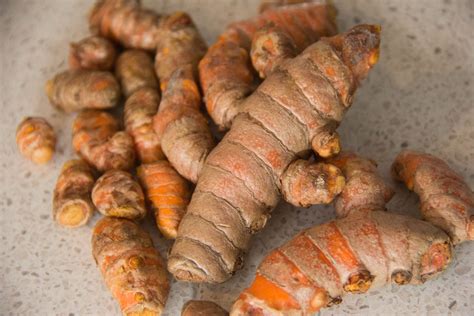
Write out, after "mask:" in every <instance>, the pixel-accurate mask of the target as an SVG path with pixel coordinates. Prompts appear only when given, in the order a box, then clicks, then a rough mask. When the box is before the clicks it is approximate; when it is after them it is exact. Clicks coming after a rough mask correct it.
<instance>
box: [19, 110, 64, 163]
mask: <svg viewBox="0 0 474 316" xmlns="http://www.w3.org/2000/svg"><path fill="white" fill-rule="evenodd" d="M16 144H17V146H18V149H19V150H20V153H21V154H22V155H23V156H25V157H26V158H28V159H30V160H31V161H33V162H34V163H36V164H45V163H47V162H49V161H50V160H51V158H52V157H53V154H54V149H55V147H56V135H55V133H54V130H53V127H52V126H51V125H50V124H49V123H48V122H47V121H46V120H45V119H43V118H41V117H27V118H25V119H24V120H23V121H22V122H21V123H20V125H18V128H17V130H16Z"/></svg>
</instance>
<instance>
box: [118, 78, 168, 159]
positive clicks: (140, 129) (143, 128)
mask: <svg viewBox="0 0 474 316" xmlns="http://www.w3.org/2000/svg"><path fill="white" fill-rule="evenodd" d="M159 104H160V94H159V93H158V91H157V90H156V89H154V88H149V87H143V88H140V89H139V90H137V91H136V92H134V93H133V94H132V95H131V96H130V97H129V98H128V99H127V101H126V102H125V110H124V122H125V130H126V131H127V132H128V133H129V134H130V135H131V136H132V137H133V141H134V143H135V151H136V153H137V156H138V159H139V160H140V161H141V162H142V163H153V162H156V161H158V160H162V159H164V158H165V155H164V153H163V151H162V149H161V143H160V139H159V137H158V135H156V133H155V131H154V129H153V116H154V115H155V114H156V112H157V110H158V106H159Z"/></svg>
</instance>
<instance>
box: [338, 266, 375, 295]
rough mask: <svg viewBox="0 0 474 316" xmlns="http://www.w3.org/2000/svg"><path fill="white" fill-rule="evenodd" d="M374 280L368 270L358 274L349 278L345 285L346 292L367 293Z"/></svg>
mask: <svg viewBox="0 0 474 316" xmlns="http://www.w3.org/2000/svg"><path fill="white" fill-rule="evenodd" d="M373 279H374V277H373V276H372V275H370V272H369V271H367V270H364V271H360V272H357V273H356V274H353V275H351V276H350V277H349V280H347V282H346V284H344V290H345V291H346V292H351V293H365V292H367V291H368V290H369V288H370V286H371V285H372V280H373Z"/></svg>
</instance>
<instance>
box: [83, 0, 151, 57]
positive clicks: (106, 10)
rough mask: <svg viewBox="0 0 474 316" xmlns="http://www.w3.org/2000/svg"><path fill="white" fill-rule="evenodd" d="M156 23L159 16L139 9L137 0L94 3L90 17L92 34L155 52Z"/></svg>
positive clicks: (98, 1) (100, 0) (109, 0)
mask: <svg viewBox="0 0 474 316" xmlns="http://www.w3.org/2000/svg"><path fill="white" fill-rule="evenodd" d="M159 21H160V16H159V15H158V14H157V13H155V12H153V11H150V10H146V9H142V8H141V7H140V1H138V0H97V1H96V3H95V5H94V7H93V8H92V9H91V11H90V14H89V28H90V30H91V32H92V33H93V34H99V35H101V36H104V37H107V38H111V39H113V40H115V41H118V42H119V43H121V44H122V45H124V46H125V47H129V48H140V49H146V50H154V49H156V46H157V40H158V38H159Z"/></svg>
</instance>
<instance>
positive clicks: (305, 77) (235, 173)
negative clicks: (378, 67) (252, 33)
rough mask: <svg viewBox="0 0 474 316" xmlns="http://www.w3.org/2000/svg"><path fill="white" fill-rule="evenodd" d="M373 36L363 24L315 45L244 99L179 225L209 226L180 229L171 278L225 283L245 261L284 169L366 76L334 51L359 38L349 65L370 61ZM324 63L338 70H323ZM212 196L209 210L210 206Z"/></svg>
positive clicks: (331, 122)
mask: <svg viewBox="0 0 474 316" xmlns="http://www.w3.org/2000/svg"><path fill="white" fill-rule="evenodd" d="M360 34H365V35H366V37H367V38H366V40H364V38H361V36H360ZM372 37H376V38H379V29H378V28H377V27H375V26H370V25H361V26H357V27H355V28H354V29H352V30H350V31H349V32H348V33H345V34H342V35H338V36H337V37H336V38H329V39H328V40H324V41H320V42H318V43H316V44H313V45H312V46H310V47H309V48H307V49H306V50H305V51H304V52H303V53H302V54H300V55H299V56H298V57H296V58H294V59H292V60H291V61H289V62H288V63H285V67H283V68H282V69H281V70H278V71H275V72H273V73H272V74H271V75H270V76H269V77H268V78H267V79H266V80H265V81H264V82H263V83H262V84H261V85H260V86H259V88H258V89H257V90H256V91H255V93H253V94H252V96H250V97H248V98H247V99H246V101H245V103H244V104H243V105H242V108H243V109H244V111H245V112H244V113H241V114H240V115H238V116H237V117H236V118H235V120H234V122H233V124H232V128H231V129H230V131H229V132H228V133H227V134H226V136H225V137H224V139H223V140H222V141H221V142H220V143H219V144H218V145H217V147H216V148H215V149H214V150H213V151H212V152H211V153H210V155H209V157H208V158H207V160H206V163H205V165H204V167H203V170H202V172H201V174H200V176H199V179H198V182H197V185H196V189H195V192H194V194H193V197H192V200H191V203H190V205H189V206H188V211H187V213H186V215H185V216H184V218H183V222H187V221H188V219H187V217H189V218H191V217H192V218H197V217H200V218H202V219H203V220H204V221H206V222H207V224H206V225H207V227H206V228H205V230H204V229H202V230H201V233H200V235H196V234H195V233H194V232H193V231H191V230H184V229H183V230H181V228H180V230H179V231H178V237H177V242H176V243H175V245H174V246H173V248H172V249H171V252H170V256H169V261H168V270H169V271H170V272H171V273H172V274H173V275H175V276H176V277H177V278H180V279H185V280H189V281H197V282H223V281H225V280H227V279H228V278H229V277H230V276H231V275H232V273H233V272H234V271H235V270H236V269H238V268H239V267H240V266H241V265H242V254H243V253H244V252H245V251H246V250H247V247H248V244H247V243H243V242H242V241H245V242H247V241H248V239H249V238H250V234H251V233H252V232H257V231H259V230H260V229H262V228H263V226H264V225H265V222H266V220H267V218H268V217H269V211H271V210H272V209H273V208H274V207H275V206H276V205H277V203H278V201H279V197H280V188H279V186H280V183H279V182H280V179H281V176H282V174H283V173H284V172H285V170H286V169H287V168H288V166H289V165H290V163H292V162H293V161H294V160H296V159H298V158H299V157H300V156H303V155H304V154H305V153H308V152H309V151H310V149H311V140H312V139H313V137H316V136H317V135H318V133H320V131H321V130H331V129H334V128H335V127H336V126H337V124H335V122H339V121H340V120H342V118H343V115H344V113H345V111H346V110H347V108H348V106H349V105H350V102H349V103H348V104H347V105H344V102H345V101H342V99H343V98H346V99H345V100H346V101H347V100H349V101H350V100H351V98H352V95H353V94H354V92H355V89H356V85H355V84H356V82H358V81H355V80H353V79H352V78H354V77H363V76H365V74H359V73H353V72H351V70H350V69H354V70H356V71H364V72H367V71H368V70H369V68H368V67H366V68H363V67H358V65H356V64H354V65H352V64H351V65H346V63H344V62H343V61H342V60H341V59H340V58H339V56H342V51H344V50H346V49H347V48H346V47H345V46H346V45H353V43H352V40H356V41H362V42H363V43H366V44H367V46H366V47H365V48H362V47H359V50H357V51H356V50H353V51H352V52H353V59H349V60H346V62H347V63H352V62H353V61H354V60H358V61H359V62H360V63H363V64H367V59H370V58H372V56H373V54H378V42H374V41H371V40H368V38H372ZM335 40H337V41H340V42H342V43H343V45H340V46H339V47H338V48H335V47H333V46H332V45H331V44H330V42H329V41H335ZM329 65H331V67H333V69H337V70H338V71H337V72H336V71H334V72H332V73H330V74H327V73H326V72H324V69H325V68H326V67H329ZM349 66H350V67H349ZM348 75H350V77H347V76H348ZM333 82H337V84H336V83H334V84H333ZM210 197H212V200H210ZM213 200H215V203H214V204H213V210H212V212H213V213H211V210H209V207H208V204H209V203H210V201H213ZM215 213H221V214H229V215H227V216H226V217H225V218H224V217H219V218H217V217H215V216H213V215H211V214H215ZM203 225H204V224H203ZM227 227H231V228H230V229H227ZM234 227H238V228H239V229H234ZM241 227H244V229H241ZM215 236H219V238H217V237H215ZM215 240H218V241H219V244H218V243H217V242H215Z"/></svg>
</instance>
